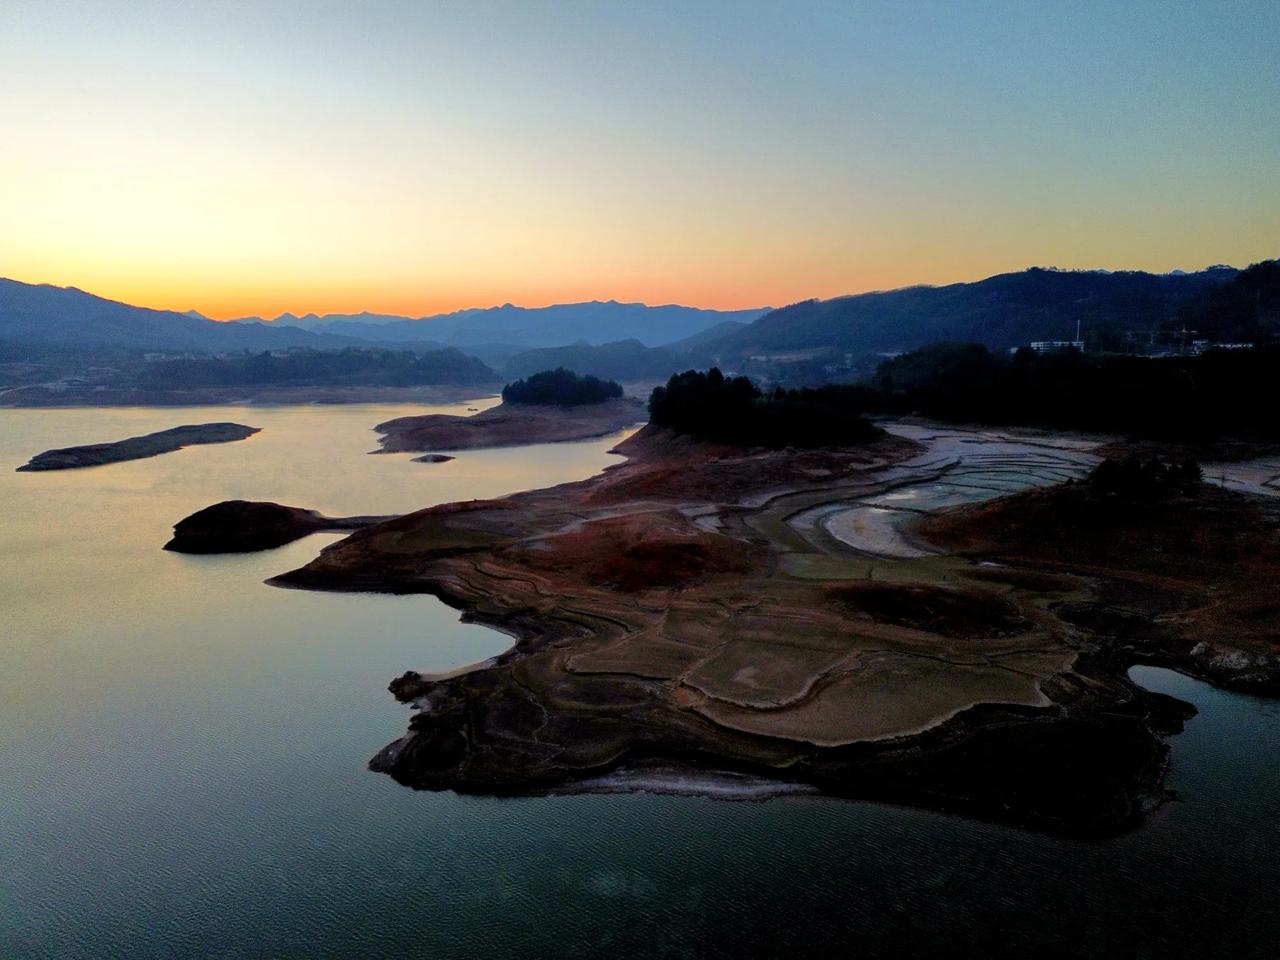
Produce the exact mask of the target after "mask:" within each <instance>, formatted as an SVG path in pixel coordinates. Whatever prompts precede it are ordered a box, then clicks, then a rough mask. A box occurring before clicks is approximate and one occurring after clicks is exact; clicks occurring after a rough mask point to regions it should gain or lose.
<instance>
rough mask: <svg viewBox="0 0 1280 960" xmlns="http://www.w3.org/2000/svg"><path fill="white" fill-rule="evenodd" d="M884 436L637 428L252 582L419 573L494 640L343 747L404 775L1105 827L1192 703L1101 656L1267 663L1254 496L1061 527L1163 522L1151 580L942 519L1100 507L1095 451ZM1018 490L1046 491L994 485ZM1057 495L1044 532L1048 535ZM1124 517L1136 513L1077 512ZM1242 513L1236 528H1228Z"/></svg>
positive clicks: (1221, 675) (1256, 682) (1202, 490)
mask: <svg viewBox="0 0 1280 960" xmlns="http://www.w3.org/2000/svg"><path fill="white" fill-rule="evenodd" d="M890 427H891V431H890V434H889V435H887V436H883V435H882V436H880V437H879V438H878V439H872V440H869V441H865V442H861V443H858V444H855V445H852V446H844V447H840V446H831V447H823V448H816V449H811V450H803V451H797V450H794V449H782V450H768V449H763V448H759V447H757V448H744V447H740V446H731V445H725V444H717V443H715V442H709V441H705V440H698V439H695V438H692V437H690V436H687V435H680V434H677V433H675V432H674V431H673V430H671V429H669V428H664V427H659V426H655V425H650V426H649V427H647V428H645V429H644V430H642V431H641V432H640V433H638V434H636V435H634V436H633V437H631V438H630V439H628V440H626V441H625V442H623V443H622V444H620V445H619V447H618V448H617V452H619V453H622V454H625V455H626V456H627V457H628V460H627V461H626V462H625V463H623V464H621V465H618V466H615V467H611V468H609V469H607V470H606V471H605V472H604V473H602V474H600V475H599V476H596V477H594V478H591V479H590V480H587V481H583V482H581V483H576V484H569V485H565V486H561V487H557V488H555V489H554V490H543V491H532V492H528V493H522V494H517V495H515V496H512V497H508V498H504V499H501V500H492V501H471V502H464V503H457V504H449V505H444V506H439V507H433V508H430V509H427V510H423V511H419V512H417V513H413V514H410V515H407V516H405V517H401V518H399V519H396V520H392V521H388V522H386V523H382V524H378V525H375V526H372V527H369V528H367V529H364V530H361V531H359V532H357V533H356V534H354V535H353V536H351V537H349V538H347V539H346V540H343V541H341V542H339V543H337V544H334V545H332V546H330V547H328V548H326V549H325V550H324V551H323V552H322V553H321V554H320V556H319V557H318V558H317V559H316V560H314V561H312V562H311V563H309V564H308V565H306V566H305V567H303V568H301V569H299V570H295V571H293V572H291V573H287V574H284V575H282V576H280V577H278V578H276V579H275V580H274V581H273V582H274V583H277V584H279V585H285V586H294V587H306V588H317V589H327V590H360V591H368V590H374V591H387V592H396V593H404V592H426V593H431V594H434V595H436V596H438V597H440V598H442V599H443V600H445V601H446V602H447V603H450V604H451V605H453V606H456V607H458V608H459V609H460V610H462V611H463V618H464V619H465V620H468V621H473V622H478V623H485V624H489V625H492V626H495V627H498V628H500V629H502V630H504V631H506V632H508V633H511V634H513V635H514V636H515V637H516V638H517V639H516V643H515V645H514V646H513V648H512V649H511V650H510V651H508V652H507V653H506V654H504V655H502V656H500V657H498V658H497V659H496V660H495V661H492V662H488V663H486V664H482V665H478V666H477V668H476V669H474V670H472V671H469V672H462V673H461V674H459V675H455V676H451V677H446V678H440V677H424V676H422V675H420V674H417V673H415V672H413V671H409V672H407V673H406V674H405V675H404V676H402V677H400V678H399V679H397V680H396V681H395V682H394V683H393V684H392V690H393V692H394V693H395V695H396V696H397V697H398V698H399V699H401V700H402V701H404V702H406V703H410V704H412V705H413V706H414V707H415V708H416V709H417V713H416V715H415V716H414V718H413V721H412V723H411V724H410V729H409V732H408V734H407V735H406V736H404V737H402V738H401V739H400V740H397V741H396V742H394V743H392V744H390V745H389V746H387V747H386V748H385V749H384V750H382V751H381V752H380V753H378V755H377V756H376V757H374V759H373V760H372V761H371V766H372V767H373V768H374V769H375V770H380V771H383V772H386V773H388V774H390V775H391V776H393V777H394V778H395V779H397V780H399V781H400V782H402V783H405V784H407V785H410V786H413V787H416V788H425V789H454V790H459V791H467V792H480V793H497V794H505V793H529V792H548V791H563V790H566V789H567V790H593V789H604V788H606V787H605V785H606V784H608V783H609V782H611V778H613V779H614V780H616V778H617V777H619V776H622V777H624V778H627V777H630V778H639V779H640V780H642V781H643V782H647V783H652V782H653V781H654V778H655V777H656V778H657V779H658V780H659V781H661V780H662V778H663V777H669V776H670V775H671V771H676V772H677V775H680V776H687V775H689V774H690V773H698V772H702V773H705V772H707V771H722V772H726V773H730V774H734V775H741V774H749V775H752V776H754V777H763V778H767V779H769V780H771V781H777V782H782V783H786V784H792V785H794V786H796V788H807V789H813V788H815V787H816V788H818V789H820V790H822V791H824V792H827V793H830V794H835V795H841V796H851V797H866V798H878V799H886V800H893V801H896V802H908V803H915V804H920V805H924V806H929V807H934V808H940V809H947V810H954V811H959V812H965V813H968V814H971V815H978V816H984V817H990V818H995V819H1000V820H1005V821H1013V822H1017V823H1021V824H1026V825H1030V826H1034V827H1037V828H1040V829H1046V830H1051V831H1056V832H1065V833H1070V834H1075V835H1086V836H1098V835H1104V834H1108V833H1114V832H1116V831H1119V830H1122V829H1125V828H1126V827H1128V826H1130V825H1132V824H1133V823H1135V822H1136V821H1137V820H1138V819H1140V818H1141V816H1142V815H1143V813H1144V812H1145V811H1147V810H1149V809H1150V808H1151V807H1152V806H1153V805H1155V804H1158V803H1159V802H1160V801H1161V800H1163V799H1164V797H1165V793H1164V791H1163V789H1162V787H1161V781H1162V777H1163V771H1164V766H1165V763H1166V758H1167V753H1168V748H1167V745H1166V744H1165V742H1164V737H1165V736H1167V735H1169V734H1170V733H1173V732H1176V731H1177V730H1179V729H1181V724H1182V722H1183V721H1184V720H1186V719H1188V718H1189V717H1190V716H1192V715H1193V714H1194V709H1193V708H1191V707H1190V705H1188V704H1184V703H1181V702H1179V701H1175V700H1172V699H1170V698H1167V697H1164V696H1160V695H1157V694H1153V693H1150V692H1147V691H1145V690H1143V689H1141V688H1139V687H1137V686H1136V685H1135V684H1133V683H1132V682H1131V681H1130V680H1129V679H1128V677H1127V669H1128V667H1129V666H1131V665H1133V664H1134V663H1138V662H1158V663H1165V664H1169V665H1174V666H1177V667H1178V668H1179V669H1186V670H1188V672H1192V673H1196V674H1197V675H1201V676H1205V677H1207V678H1208V679H1211V680H1213V681H1214V682H1220V683H1222V682H1225V683H1232V682H1235V681H1238V682H1239V685H1242V686H1249V687H1251V688H1257V689H1261V688H1264V687H1265V686H1266V684H1268V683H1270V682H1272V678H1274V677H1276V676H1277V675H1280V657H1278V656H1277V644H1276V638H1275V637H1274V635H1273V634H1274V631H1270V632H1269V631H1268V629H1267V627H1266V623H1267V622H1268V621H1267V620H1266V618H1265V617H1263V619H1261V620H1259V619H1257V616H1258V615H1261V614H1265V609H1264V608H1266V601H1265V597H1266V596H1268V594H1267V593H1266V591H1265V590H1264V589H1263V587H1262V584H1264V583H1265V582H1266V578H1267V577H1268V576H1270V577H1274V576H1275V575H1277V574H1280V559H1278V558H1277V550H1276V549H1275V540H1276V527H1275V519H1276V516H1277V506H1276V504H1274V503H1273V502H1271V501H1268V500H1266V499H1265V498H1260V497H1254V496H1245V495H1239V494H1228V493H1225V492H1222V491H1216V490H1211V489H1208V488H1206V487H1205V485H1204V484H1201V483H1199V481H1196V482H1195V484H1194V485H1192V486H1190V487H1187V488H1186V489H1185V490H1181V491H1178V492H1175V493H1173V494H1172V495H1171V497H1170V499H1168V500H1164V501H1161V502H1160V503H1159V504H1157V505H1156V506H1153V507H1152V508H1151V509H1150V510H1147V511H1146V512H1143V511H1142V510H1138V511H1136V512H1135V511H1132V510H1129V509H1126V508H1124V507H1123V506H1121V507H1120V508H1116V507H1112V508H1111V509H1109V510H1107V511H1104V512H1102V513H1100V514H1099V516H1098V518H1097V520H1096V522H1094V523H1093V524H1092V526H1091V527H1090V526H1088V525H1086V527H1085V529H1093V530H1095V531H1099V532H1097V534H1096V536H1095V537H1094V541H1093V542H1095V544H1096V545H1097V546H1096V549H1097V550H1100V551H1102V552H1104V553H1105V552H1106V546H1105V541H1106V537H1108V536H1111V537H1114V538H1118V539H1119V540H1120V541H1123V542H1126V543H1131V544H1136V543H1138V542H1139V541H1138V538H1139V537H1140V535H1141V530H1140V528H1141V525H1142V524H1143V523H1144V522H1145V523H1151V524H1156V523H1158V522H1163V518H1166V517H1170V516H1176V515H1182V516H1186V517H1188V518H1190V519H1188V520H1187V521H1186V523H1184V524H1183V525H1182V526H1180V527H1178V528H1177V530H1178V531H1180V532H1177V533H1175V534H1171V535H1170V536H1168V537H1165V538H1163V539H1161V540H1160V544H1161V547H1162V549H1164V550H1166V551H1168V552H1169V553H1170V555H1171V556H1172V557H1173V558H1175V559H1176V563H1175V564H1174V566H1175V567H1176V569H1177V570H1178V571H1179V572H1178V573H1177V574H1174V573H1170V574H1169V575H1168V576H1164V577H1162V578H1160V577H1156V576H1155V574H1154V573H1153V572H1152V571H1151V570H1149V569H1147V567H1149V566H1150V565H1149V564H1147V565H1146V566H1143V565H1139V566H1137V567H1135V568H1134V569H1132V570H1130V569H1128V568H1127V567H1126V566H1125V563H1124V562H1123V558H1121V559H1120V560H1118V561H1116V562H1112V563H1110V564H1104V563H1099V562H1097V557H1096V556H1095V557H1091V556H1089V555H1087V554H1081V555H1079V556H1077V555H1073V554H1070V553H1066V554H1060V553H1059V554H1055V553H1054V551H1053V550H1052V548H1051V545H1052V543H1054V542H1056V541H1054V540H1053V539H1051V538H1049V537H1044V538H1043V544H1044V546H1042V547H1039V548H1038V549H1032V547H1031V546H1030V545H1028V544H1029V543H1032V544H1033V543H1036V542H1040V539H1039V538H1040V533H1039V532H1037V528H1035V527H1029V528H1028V530H1029V533H1028V535H1027V537H1026V538H1025V539H1026V540H1027V541H1028V542H1027V543H1024V542H1023V540H1022V539H1019V536H1014V537H1013V538H1012V539H1011V540H1010V541H1009V542H1008V544H1007V545H1005V546H1002V543H1003V542H1004V541H1002V540H1001V538H1000V535H999V534H998V532H997V533H992V531H993V530H996V531H998V530H999V529H1004V528H1005V527H1004V526H1000V527H997V526H993V525H992V524H986V523H982V522H980V521H977V520H974V519H973V518H974V517H975V516H980V514H974V513H973V512H972V511H975V510H982V509H991V510H999V511H1002V513H1001V524H1003V525H1005V526H1008V527H1011V528H1013V529H1015V530H1016V529H1017V523H1018V522H1019V521H1018V519H1017V518H1018V517H1020V516H1023V515H1028V516H1036V517H1039V518H1040V520H1039V521H1038V522H1039V523H1040V524H1042V525H1043V524H1051V523H1052V520H1051V518H1052V517H1053V516H1054V510H1053V508H1052V506H1051V505H1052V504H1053V503H1054V502H1055V499H1054V498H1057V497H1065V498H1067V502H1070V501H1071V500H1072V499H1073V498H1079V497H1084V498H1086V499H1087V498H1089V497H1094V498H1097V499H1100V500H1106V499H1107V497H1108V496H1109V494H1108V493H1107V492H1105V490H1103V488H1101V487H1098V486H1097V482H1095V481H1094V480H1091V479H1089V478H1090V477H1091V476H1092V474H1093V471H1094V470H1095V469H1096V468H1097V467H1098V464H1099V463H1100V462H1101V458H1100V457H1099V456H1097V455H1095V454H1094V453H1093V452H1092V450H1093V449H1094V448H1095V447H1096V446H1098V444H1097V443H1096V442H1090V441H1085V440H1079V439H1069V438H1061V437H1055V436H1054V435H1052V434H1047V433H1032V434H1018V435H1010V434H1003V433H995V432H991V431H983V432H978V431H973V430H966V429H960V428H938V427H934V426H931V425H928V424H913V423H896V424H891V425H890ZM1068 480H1070V481H1072V484H1069V485H1067V486H1061V484H1062V483H1063V482H1064V481H1068ZM1036 487H1051V488H1054V489H1052V490H1049V491H1048V492H1043V493H1041V492H1032V493H1019V492H1018V491H1022V490H1030V489H1032V488H1036ZM1002 497H1003V498H1007V499H998V498H1002ZM993 498H997V499H993ZM987 500H991V501H992V504H993V505H992V506H991V507H983V506H973V507H966V506H965V504H981V503H982V502H983V501H987ZM952 509H954V510H956V511H957V512H955V513H949V512H947V511H948V510H952ZM1082 511H1083V512H1086V513H1087V512H1088V511H1087V509H1085V508H1079V509H1074V510H1064V511H1062V513H1061V521H1060V522H1061V523H1063V524H1070V525H1072V527H1071V529H1072V530H1075V529H1078V527H1079V520H1080V516H1081V513H1082ZM1125 517H1130V518H1131V519H1130V521H1128V522H1130V523H1131V524H1136V525H1137V526H1133V527H1131V528H1129V529H1128V531H1127V532H1113V533H1110V534H1106V533H1104V532H1101V531H1104V530H1107V529H1111V528H1110V527H1108V526H1107V525H1108V523H1112V522H1114V523H1120V522H1121V521H1122V520H1123V519H1124V518H1125ZM1144 517H1145V518H1146V519H1145V520H1143V518H1144ZM1245 517H1248V518H1250V522H1251V523H1253V525H1254V529H1255V532H1254V534H1253V536H1252V539H1250V540H1249V542H1248V543H1245V542H1244V541H1241V540H1239V539H1235V540H1233V539H1232V538H1231V537H1229V536H1228V532H1229V530H1230V529H1233V528H1234V525H1235V524H1237V523H1239V522H1240V521H1241V519H1242V518H1245ZM1188 524H1190V525H1191V526H1190V527H1188V526H1187V525H1188ZM1063 529H1064V530H1065V529H1066V528H1065V527H1064V528H1063ZM979 532H985V534H986V536H987V537H994V538H995V541H994V542H992V541H991V540H983V539H981V538H980V537H979V536H978V533H979ZM1066 536H1067V535H1066V533H1065V532H1064V533H1062V534H1061V537H1060V539H1066ZM1091 536H1093V535H1091ZM1206 538H1207V539H1208V541H1209V542H1212V543H1214V544H1215V545H1216V547H1215V549H1218V550H1220V551H1221V553H1220V555H1218V556H1217V559H1215V560H1214V563H1215V564H1216V565H1217V566H1216V568H1215V569H1216V570H1218V571H1225V570H1226V569H1228V567H1229V564H1230V563H1231V562H1232V560H1231V558H1232V556H1244V555H1245V553H1246V552H1247V553H1249V555H1250V556H1252V557H1254V559H1252V560H1251V562H1250V571H1251V573H1250V577H1249V578H1248V580H1247V581H1245V582H1243V583H1241V584H1239V585H1237V584H1234V583H1232V582H1231V581H1230V579H1229V578H1227V577H1226V576H1225V574H1223V575H1217V574H1215V575H1214V576H1212V577H1210V578H1209V579H1207V580H1206V581H1205V584H1206V586H1196V585H1195V581H1196V579H1197V577H1198V576H1199V573H1198V570H1199V568H1198V567H1197V563H1198V562H1199V561H1198V559H1197V553H1196V549H1195V547H1194V544H1195V543H1197V542H1204V541H1205V539H1206ZM1255 540H1256V542H1254V541H1255ZM1264 548H1265V549H1264ZM1132 549H1137V548H1136V546H1135V547H1133V548H1132ZM1233 551H1235V552H1234V553H1233ZM1242 551H1243V552H1242ZM1157 580H1158V582H1157ZM1272 582H1274V581H1272ZM1237 587H1238V589H1239V590H1240V599H1239V602H1233V603H1231V604H1228V605H1226V607H1225V608H1223V609H1225V610H1226V611H1227V613H1224V614H1222V616H1227V615H1228V614H1229V618H1230V621H1231V624H1232V625H1235V624H1240V623H1253V624H1254V627H1253V629H1252V630H1251V631H1249V632H1247V633H1245V634H1240V635H1239V636H1240V639H1239V641H1238V642H1237V640H1236V636H1237V635H1236V634H1234V633H1229V632H1226V631H1223V630H1219V629H1215V624H1216V626H1218V627H1221V626H1222V625H1223V624H1225V623H1226V621H1225V620H1223V621H1215V619H1214V618H1215V617H1217V616H1219V614H1215V613H1213V612H1212V611H1213V610H1214V609H1216V608H1217V607H1215V605H1218V607H1221V604H1220V600H1221V598H1222V595H1223V594H1224V593H1230V592H1232V591H1234V590H1236V589H1237ZM1249 597H1252V598H1253V599H1252V600H1251V601H1249V602H1246V600H1248V598H1249ZM1132 623H1143V624H1149V625H1150V626H1149V629H1147V630H1146V631H1145V632H1144V633H1142V634H1141V642H1140V643H1135V642H1134V641H1133V638H1134V637H1135V636H1138V634H1137V633H1135V631H1132V630H1127V629H1120V628H1119V626H1118V625H1120V626H1123V625H1126V624H1132Z"/></svg>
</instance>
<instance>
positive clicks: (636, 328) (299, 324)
mask: <svg viewBox="0 0 1280 960" xmlns="http://www.w3.org/2000/svg"><path fill="white" fill-rule="evenodd" d="M767 312H768V308H759V309H753V310H710V309H705V308H702V307H686V306H681V305H679V304H662V305H659V306H650V305H648V304H644V303H619V302H618V301H616V300H589V301H586V302H583V303H561V304H553V305H551V306H547V307H518V306H515V305H513V304H510V303H505V304H503V305H502V306H500V307H487V308H480V309H467V310H456V311H454V312H452V313H442V314H435V315H432V316H424V317H399V316H393V315H388V314H376V313H367V312H366V313H356V314H326V315H324V316H317V315H316V314H313V313H309V314H307V315H306V316H303V317H298V316H295V315H294V314H291V313H284V314H281V315H280V316H278V317H276V318H274V319H272V320H263V319H262V318H261V317H243V318H240V319H239V320H238V321H235V322H237V323H242V324H245V323H247V324H265V325H268V326H272V327H285V326H289V327H296V328H299V329H304V330H311V331H323V332H325V333H330V334H338V335H341V336H345V337H353V338H356V339H363V340H379V341H383V342H392V343H397V342H410V341H415V340H422V339H429V340H433V341H438V342H440V343H446V344H448V345H450V346H455V347H462V348H466V347H480V346H487V345H492V344H503V345H507V346H511V347H517V348H521V349H531V348H540V347H554V346H563V345H565V344H570V343H587V344H590V345H592V346H599V345H601V344H605V343H613V342H617V341H619V340H639V341H640V342H641V343H642V344H644V345H645V346H647V347H656V346H662V345H664V344H668V343H672V342H675V341H678V340H684V339H686V338H688V337H693V336H697V335H699V334H701V333H704V332H705V331H707V330H709V329H711V328H713V327H716V326H718V325H720V324H723V323H726V322H734V323H742V324H744V323H750V322H751V321H753V320H756V319H758V318H759V317H761V316H763V315H764V314H765V313H767Z"/></svg>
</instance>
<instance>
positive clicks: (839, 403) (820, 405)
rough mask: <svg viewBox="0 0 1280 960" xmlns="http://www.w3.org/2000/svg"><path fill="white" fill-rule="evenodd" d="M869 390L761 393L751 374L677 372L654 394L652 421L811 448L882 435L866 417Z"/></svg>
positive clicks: (731, 440) (746, 441) (709, 435)
mask: <svg viewBox="0 0 1280 960" xmlns="http://www.w3.org/2000/svg"><path fill="white" fill-rule="evenodd" d="M867 395H868V391H866V390H864V389H862V388H859V387H820V388H817V389H808V390H784V389H782V388H781V387H779V388H777V389H775V390H773V391H772V392H768V393H766V392H762V391H761V390H760V388H759V387H757V386H756V385H755V384H754V383H752V382H751V381H750V380H748V379H747V378H746V377H726V376H724V374H722V373H721V372H720V370H719V369H718V368H716V367H712V368H711V370H709V371H708V372H706V373H701V372H699V371H696V370H688V371H686V372H684V373H680V374H676V375H675V376H673V377H671V379H670V380H668V381H667V385H666V386H665V387H655V388H654V391H653V393H652V395H651V396H650V397H649V422H650V423H653V424H656V425H658V426H663V427H669V428H671V429H672V430H674V431H675V432H677V433H684V434H690V435H692V436H694V437H697V438H698V439H700V440H708V441H712V442H715V443H726V444H733V445H735V446H759V447H768V448H770V449H774V450H778V449H782V448H784V447H798V448H812V447H824V446H843V445H850V444H857V443H865V442H866V441H868V440H873V439H875V438H876V437H878V436H880V435H881V432H880V430H879V429H878V428H876V427H875V426H874V425H873V424H872V423H871V422H870V421H868V420H867V419H866V418H865V417H863V416H862V413H861V407H862V404H863V402H864V401H865V399H866V397H867Z"/></svg>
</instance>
